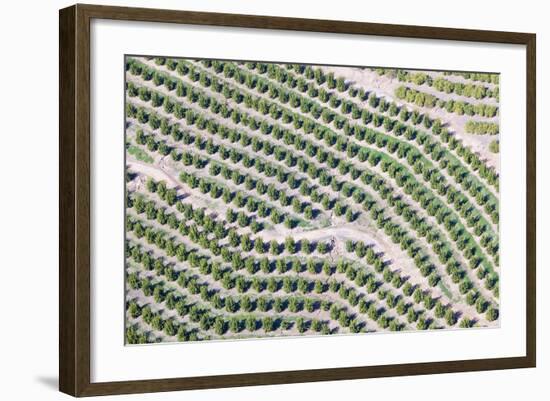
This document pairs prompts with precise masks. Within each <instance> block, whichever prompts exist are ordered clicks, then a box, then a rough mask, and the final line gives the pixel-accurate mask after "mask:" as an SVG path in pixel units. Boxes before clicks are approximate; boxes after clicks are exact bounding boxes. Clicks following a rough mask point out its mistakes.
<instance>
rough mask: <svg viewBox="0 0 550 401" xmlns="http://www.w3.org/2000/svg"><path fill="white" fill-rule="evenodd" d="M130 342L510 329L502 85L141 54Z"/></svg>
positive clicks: (133, 168)
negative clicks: (504, 263)
mask: <svg viewBox="0 0 550 401" xmlns="http://www.w3.org/2000/svg"><path fill="white" fill-rule="evenodd" d="M125 90H126V97H125V99H126V100H125V101H126V108H125V111H126V124H125V145H126V146H125V149H126V155H125V160H126V177H125V180H126V198H125V199H126V205H125V208H126V213H125V218H126V234H125V236H126V243H125V247H126V249H125V252H126V265H125V269H126V273H125V274H126V289H125V291H126V294H125V300H126V333H125V336H126V344H142V343H157V342H181V341H203V340H226V339H241V338H256V337H282V336H300V335H331V334H349V333H372V332H379V331H411V330H436V329H469V328H474V327H478V328H479V327H498V326H499V171H500V165H499V163H500V159H499V153H498V152H499V75H498V74H492V73H465V72H450V71H428V70H426V71H419V70H406V69H395V68H370V67H347V66H323V65H307V64H287V63H264V62H256V61H226V60H210V59H200V60H198V59H189V58H166V57H146V56H127V57H126V60H125Z"/></svg>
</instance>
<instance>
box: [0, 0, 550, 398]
mask: <svg viewBox="0 0 550 401" xmlns="http://www.w3.org/2000/svg"><path fill="white" fill-rule="evenodd" d="M96 2H97V3H100V4H113V3H110V2H106V1H99V0H98V1H96ZM368 3H370V4H368ZM70 4H71V3H70V2H69V1H61V0H48V1H29V0H27V1H24V0H20V1H17V2H16V1H11V2H6V3H5V4H4V5H3V6H4V7H3V9H2V13H1V15H0V33H1V35H0V46H1V53H0V55H1V56H0V57H1V62H0V78H1V80H0V87H1V88H2V96H0V107H1V108H0V110H1V116H2V125H1V131H0V138H1V139H0V144H1V145H0V179H1V182H2V186H1V188H2V192H1V195H0V244H1V245H0V250H1V254H2V258H1V259H0V267H1V268H2V270H3V272H2V276H1V278H0V305H1V306H2V308H1V309H0V311H1V312H0V313H1V321H2V325H1V326H0V375H1V376H0V377H2V380H1V383H2V385H1V386H0V396H1V397H2V398H3V399H7V400H19V399H30V400H33V399H40V400H58V399H66V398H67V397H66V396H64V395H62V394H60V393H58V392H57V366H58V365H57V327H58V326H57V262H58V259H57V248H58V244H57V237H58V234H57V226H58V225H57V207H58V205H57V191H58V179H57V177H58V150H57V135H58V134H57V130H58V123H57V110H58V108H57V93H58V89H57V86H58V80H57V76H58V71H57V67H58V14H57V13H58V9H59V8H62V7H65V6H67V5H70ZM456 4H457V6H454V7H453V8H447V7H444V3H443V2H441V1H420V0H418V1H407V0H394V1H392V2H391V3H388V2H386V3H385V2H359V1H357V0H338V1H324V0H323V1H322V0H316V1H311V2H306V1H302V2H299V1H295V0H294V1H292V0H276V1H275V0H274V1H270V2H258V1H250V0H248V1H247V0H231V1H214V0H188V1H185V2H183V1H178V0H156V1H154V2H153V1H136V0H134V1H123V0H119V1H117V2H116V3H114V5H126V6H141V7H159V8H171V9H188V10H200V11H219V12H234V13H244V14H263V15H280V16H289V17H291V16H292V17H309V18H325V19H342V20H357V21H369V22H385V23H397V24H413V25H434V26H448V27H460V28H478V29H495V30H504V31H525V32H535V33H537V42H538V43H537V45H538V46H537V47H538V54H537V58H538V62H537V69H538V77H537V78H538V79H537V90H538V112H539V113H538V114H539V117H538V120H537V126H538V132H539V135H538V149H539V152H538V159H539V163H538V188H539V191H538V204H539V210H538V216H539V218H538V224H537V225H538V238H539V241H538V257H537V264H538V267H539V268H538V283H539V285H538V288H539V290H538V294H539V296H538V316H539V318H538V350H539V351H538V367H537V368H536V369H522V370H512V371H499V372H483V373H461V374H446V375H435V376H418V377H403V378H389V379H374V380H356V381H342V382H325V383H314V384H296V385H284V386H269V387H250V388H241V389H226V390H207V391H193V392H187V393H185V394H183V393H166V394H153V395H139V396H137V395H131V396H121V397H117V398H114V397H106V398H102V399H104V400H110V399H129V400H134V399H135V400H179V399H182V398H183V397H185V399H187V400H224V401H225V400H239V401H246V400H262V401H269V400H278V401H280V400H284V399H289V400H295V399H316V400H334V399H337V398H340V397H342V396H344V397H357V398H358V399H366V398H369V399H376V398H379V397H380V398H381V397H384V398H385V399H398V398H404V397H407V399H408V400H411V401H412V400H431V399H436V398H437V399H438V398H445V399H446V400H449V401H450V400H464V399H465V398H470V399H483V398H489V397H490V399H495V400H508V399H530V400H538V399H544V398H545V397H544V396H543V395H542V394H543V393H545V392H546V391H545V390H546V389H547V387H548V386H547V383H544V382H543V378H546V379H547V378H548V377H549V376H550V348H548V346H547V345H546V343H545V340H546V339H547V338H545V336H546V337H547V336H548V329H549V324H550V319H549V317H548V312H547V310H548V309H549V307H550V295H549V293H548V292H546V293H543V291H542V290H543V283H544V282H546V281H547V280H548V279H549V277H550V276H549V274H548V273H547V272H546V271H545V266H547V265H548V264H549V262H550V260H549V256H548V254H544V247H545V245H546V242H547V237H546V236H545V233H544V231H543V230H544V228H545V225H546V224H545V223H548V219H549V210H548V208H545V207H543V205H544V204H547V203H548V202H550V199H549V196H550V190H549V189H548V188H547V187H545V185H544V184H545V183H546V182H547V181H548V178H547V174H546V172H547V171H549V170H550V161H549V158H548V157H546V158H545V156H547V155H546V153H544V151H543V150H544V149H550V139H549V137H548V135H545V132H547V131H548V129H549V128H550V127H549V124H550V122H549V120H548V119H547V118H546V115H545V113H544V111H545V110H547V109H548V107H550V106H549V102H550V95H549V94H548V92H546V91H545V89H547V90H548V89H550V87H549V83H550V82H549V78H548V75H547V74H548V71H549V70H550V59H549V55H548V51H549V50H550V49H549V42H550V25H549V24H548V23H547V15H548V13H547V10H545V7H544V6H545V4H544V2H540V1H535V0H524V1H522V2H521V3H518V2H503V1H493V0H491V1H483V2H482V1H479V0H475V1H472V0H462V1H461V2H459V3H456ZM458 4H459V5H458Z"/></svg>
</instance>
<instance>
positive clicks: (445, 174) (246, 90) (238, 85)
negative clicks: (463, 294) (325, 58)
mask: <svg viewBox="0 0 550 401" xmlns="http://www.w3.org/2000/svg"><path fill="white" fill-rule="evenodd" d="M180 78H182V77H180ZM134 79H135V81H134ZM130 80H131V81H134V82H136V83H139V84H142V85H144V86H146V87H149V88H151V89H155V90H157V91H159V92H161V93H164V94H170V92H168V90H166V88H164V87H162V86H159V87H156V86H154V85H153V84H152V83H151V82H146V81H144V80H142V79H141V78H140V77H139V78H135V77H132V78H131V79H130ZM224 81H227V80H224ZM187 82H188V83H192V81H191V80H189V79H187ZM232 83H233V84H234V86H237V87H239V88H240V89H241V90H243V91H244V92H250V90H248V89H247V88H246V87H244V86H243V85H240V84H238V83H236V82H234V81H232ZM203 90H205V91H206V92H207V93H209V94H210V95H213V96H214V97H216V98H217V99H218V100H219V101H226V102H227V103H228V104H230V105H231V106H234V107H235V106H238V105H236V104H234V102H233V101H232V100H225V98H223V97H222V96H221V95H220V94H217V93H215V92H213V91H211V90H208V89H204V88H203ZM260 96H261V97H264V98H266V99H267V98H268V97H267V96H265V95H260ZM138 100H139V99H138ZM270 101H275V102H276V103H277V104H279V105H281V104H280V103H279V102H278V101H277V100H270ZM138 103H140V102H138ZM143 103H144V102H143ZM188 106H189V107H191V108H192V109H195V110H197V111H200V112H202V113H205V114H207V115H209V117H210V118H214V119H215V120H216V121H218V122H221V123H223V124H225V125H229V126H231V127H232V128H240V126H238V125H236V124H232V122H231V121H227V120H223V119H222V118H221V117H220V116H217V115H214V114H213V113H210V112H209V110H202V109H200V108H199V107H198V106H195V105H188ZM282 106H283V107H285V106H284V105H282ZM248 112H249V113H250V114H251V115H253V116H255V117H258V118H261V119H266V120H267V121H269V122H270V123H275V124H279V125H282V126H284V124H282V123H280V122H278V121H275V120H274V119H272V118H271V117H270V116H269V115H267V116H263V115H261V113H258V112H256V111H255V110H253V109H250V110H248ZM161 114H162V113H161ZM163 116H168V115H165V114H163ZM289 126H290V125H289ZM240 129H242V128H240ZM246 131H248V133H249V134H250V135H256V133H255V132H252V131H250V130H246ZM306 137H308V136H307V135H306ZM310 139H312V140H314V141H316V142H317V143H318V144H321V145H322V143H321V142H320V141H317V140H315V139H314V138H310ZM349 139H350V141H352V142H354V143H356V144H358V145H360V143H359V142H358V141H356V140H355V139H354V138H352V137H350V138H349ZM281 142H282V141H281ZM279 144H281V143H279ZM281 146H285V147H286V148H288V147H287V146H286V145H284V143H282V144H281ZM331 150H332V151H333V152H334V153H336V152H337V151H336V150H333V149H331ZM419 150H420V151H422V150H423V149H421V148H420V149H419ZM296 153H297V152H296ZM339 154H340V155H342V154H343V155H344V156H343V157H344V159H345V158H346V156H345V153H343V152H339ZM428 159H429V158H428ZM379 173H380V174H381V175H382V176H385V173H383V172H381V171H379ZM411 173H413V172H412V171H411ZM442 174H443V175H444V176H445V177H446V179H447V181H448V182H449V183H455V180H454V178H453V177H450V176H449V175H448V173H447V172H446V171H445V170H443V171H442ZM413 175H415V177H416V179H417V180H418V181H419V182H423V177H422V176H421V175H416V174H413ZM386 178H387V177H386ZM428 187H429V186H428ZM463 193H465V194H466V196H467V197H468V198H469V199H470V201H471V203H472V205H476V202H475V200H474V199H473V198H471V196H470V195H469V193H467V192H464V191H463ZM403 195H404V196H405V197H408V195H406V194H404V193H403ZM434 195H435V196H436V197H438V198H439V199H440V200H442V199H443V198H442V197H441V196H439V195H438V194H437V193H435V192H434ZM443 201H444V203H446V201H445V200H443ZM478 211H479V212H480V213H481V214H482V215H483V216H484V217H485V219H486V220H487V222H488V223H489V225H490V227H491V228H492V230H493V232H497V231H498V230H497V227H496V225H495V224H493V223H492V221H491V220H490V218H489V217H488V216H487V214H486V213H485V211H484V210H483V208H481V207H478ZM457 216H458V218H459V219H460V220H461V221H462V223H463V224H464V226H465V227H466V229H467V231H469V228H468V227H467V225H466V224H465V221H464V219H462V217H461V216H460V215H458V214H457ZM474 238H476V237H475V236H474ZM476 240H477V239H476Z"/></svg>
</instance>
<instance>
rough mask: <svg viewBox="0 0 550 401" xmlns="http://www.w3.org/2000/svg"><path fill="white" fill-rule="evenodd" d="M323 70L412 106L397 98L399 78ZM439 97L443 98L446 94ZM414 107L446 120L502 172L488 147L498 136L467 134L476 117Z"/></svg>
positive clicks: (363, 71)
mask: <svg viewBox="0 0 550 401" xmlns="http://www.w3.org/2000/svg"><path fill="white" fill-rule="evenodd" d="M322 69H323V70H324V72H327V73H328V72H333V73H334V74H335V75H337V76H343V77H345V78H346V79H347V80H348V81H350V82H351V83H352V84H354V85H357V86H359V87H363V88H368V89H369V90H370V91H373V92H374V93H376V95H377V96H382V97H384V98H386V99H387V100H389V101H392V102H395V103H396V104H398V105H405V106H406V107H407V108H408V109H411V106H410V105H409V104H407V103H405V102H403V101H402V100H399V99H397V98H396V97H395V95H394V93H395V90H396V89H397V88H398V87H400V86H401V85H403V83H402V82H399V81H398V80H397V78H390V77H388V76H385V75H383V76H379V75H378V74H377V73H376V72H374V71H372V70H369V69H361V68H349V67H322ZM428 89H430V88H428ZM439 97H442V98H444V97H443V96H439ZM444 99H445V98H444ZM445 100H447V99H445ZM365 103H367V102H365ZM470 103H471V102H470ZM412 107H413V108H414V109H417V110H420V111H421V112H423V113H427V114H429V115H430V116H432V117H437V118H439V119H440V120H441V121H442V122H445V123H447V124H448V125H449V126H450V128H451V132H453V133H454V134H455V135H456V136H457V138H459V139H460V140H461V141H462V142H463V143H464V144H465V145H466V146H468V147H470V148H471V149H472V150H473V151H474V152H477V153H479V155H480V156H481V157H482V159H484V160H485V161H486V163H487V164H488V165H490V166H493V167H494V168H495V169H496V171H498V172H500V157H499V154H494V153H492V152H490V151H489V149H488V146H487V145H488V142H490V140H493V139H498V135H493V136H492V135H473V134H468V133H466V131H465V125H466V122H468V121H469V120H471V119H472V118H473V117H470V116H466V115H462V116H460V115H458V114H455V113H447V112H446V111H445V110H443V109H440V108H438V107H434V108H431V109H430V108H426V107H418V106H416V105H415V106H412ZM475 119H476V120H477V119H479V120H481V118H478V117H475ZM483 120H484V121H491V122H495V123H498V116H497V117H493V118H490V119H487V118H486V119H483Z"/></svg>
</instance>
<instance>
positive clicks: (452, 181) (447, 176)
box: [195, 64, 498, 233]
mask: <svg viewBox="0 0 550 401" xmlns="http://www.w3.org/2000/svg"><path fill="white" fill-rule="evenodd" d="M195 65H197V64H195ZM308 81H309V82H314V81H313V80H308ZM232 83H233V84H234V85H236V86H238V87H239V88H240V89H242V90H247V88H246V87H245V86H244V85H240V84H238V83H237V82H235V81H234V80H233V81H232ZM287 89H289V88H287ZM289 90H290V89H289ZM294 92H295V93H299V92H297V91H294ZM260 96H262V95H260ZM262 97H264V98H267V97H266V96H262ZM344 97H345V98H346V99H347V100H353V101H355V102H356V100H355V99H351V97H350V96H349V95H348V94H347V92H346V96H344ZM272 101H274V102H275V103H277V104H279V105H280V106H283V107H285V106H284V105H282V104H281V102H279V101H278V99H274V100H272ZM356 103H357V102H356ZM363 103H364V104H363V105H362V107H367V108H369V107H370V105H368V102H363ZM326 107H328V108H330V109H331V110H333V111H335V112H337V113H339V109H338V108H334V107H331V106H330V104H328V105H326ZM371 109H372V108H371ZM299 114H301V113H299ZM370 125H371V126H372V125H373V124H372V123H371V124H370ZM333 129H334V130H335V131H337V132H339V131H341V130H338V129H336V128H334V127H333ZM340 133H341V134H342V135H344V133H343V132H340ZM433 138H435V139H436V141H437V142H438V143H441V141H440V140H439V139H438V138H437V137H435V136H434V137H433ZM352 140H353V141H354V142H355V143H357V144H358V145H360V144H361V143H360V142H358V141H355V140H354V139H352ZM400 140H403V141H405V142H407V141H406V138H400ZM408 142H409V143H411V144H412V145H413V146H414V147H415V148H416V149H418V150H419V151H420V152H421V153H422V154H423V155H424V156H425V157H426V159H427V160H429V161H430V162H432V163H433V164H434V166H437V162H435V161H433V160H431V158H430V156H429V155H426V154H425V152H424V149H423V148H422V147H421V146H417V145H416V143H414V142H413V141H408ZM454 156H455V157H456V158H457V159H459V160H460V157H459V156H458V155H454ZM406 167H407V168H408V169H409V170H410V171H411V173H413V175H414V176H415V177H416V179H417V180H418V181H419V182H424V178H423V177H422V175H420V174H414V172H413V171H412V169H410V168H409V166H406ZM438 171H439V172H440V173H441V174H442V175H443V177H445V179H446V181H447V183H448V184H450V185H452V186H454V187H455V188H457V189H460V191H461V192H462V193H463V194H464V195H465V196H466V197H467V198H468V200H469V201H470V203H471V204H472V205H473V206H474V207H475V208H476V209H477V211H478V212H479V213H481V215H482V216H483V217H484V218H485V219H486V221H487V223H488V224H489V226H490V227H491V229H492V230H493V232H494V233H497V232H498V227H497V225H496V224H494V223H493V222H492V220H491V218H490V216H489V215H488V214H487V213H486V212H485V210H484V209H483V207H481V206H479V205H478V204H477V201H476V200H475V198H474V197H472V196H471V195H470V193H469V192H468V191H464V190H463V189H462V187H461V186H460V185H459V184H458V183H457V181H456V179H455V178H454V177H453V176H451V175H450V174H449V173H448V172H447V170H442V169H440V170H438ZM471 174H473V175H474V176H475V177H476V178H477V179H478V181H479V182H481V183H482V182H483V180H482V179H481V178H480V177H479V175H478V173H477V172H476V171H473V170H471ZM426 186H427V187H429V188H430V189H431V187H430V186H429V185H427V184H426ZM485 187H486V188H487V189H488V190H491V189H490V188H489V187H488V186H487V185H485ZM491 193H492V191H491ZM434 194H435V195H437V193H435V192H434ZM493 196H495V197H496V198H497V199H498V196H496V195H495V194H494V193H493ZM439 198H440V199H443V197H441V196H439ZM459 217H460V218H461V216H459ZM461 219H462V218H461Z"/></svg>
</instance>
